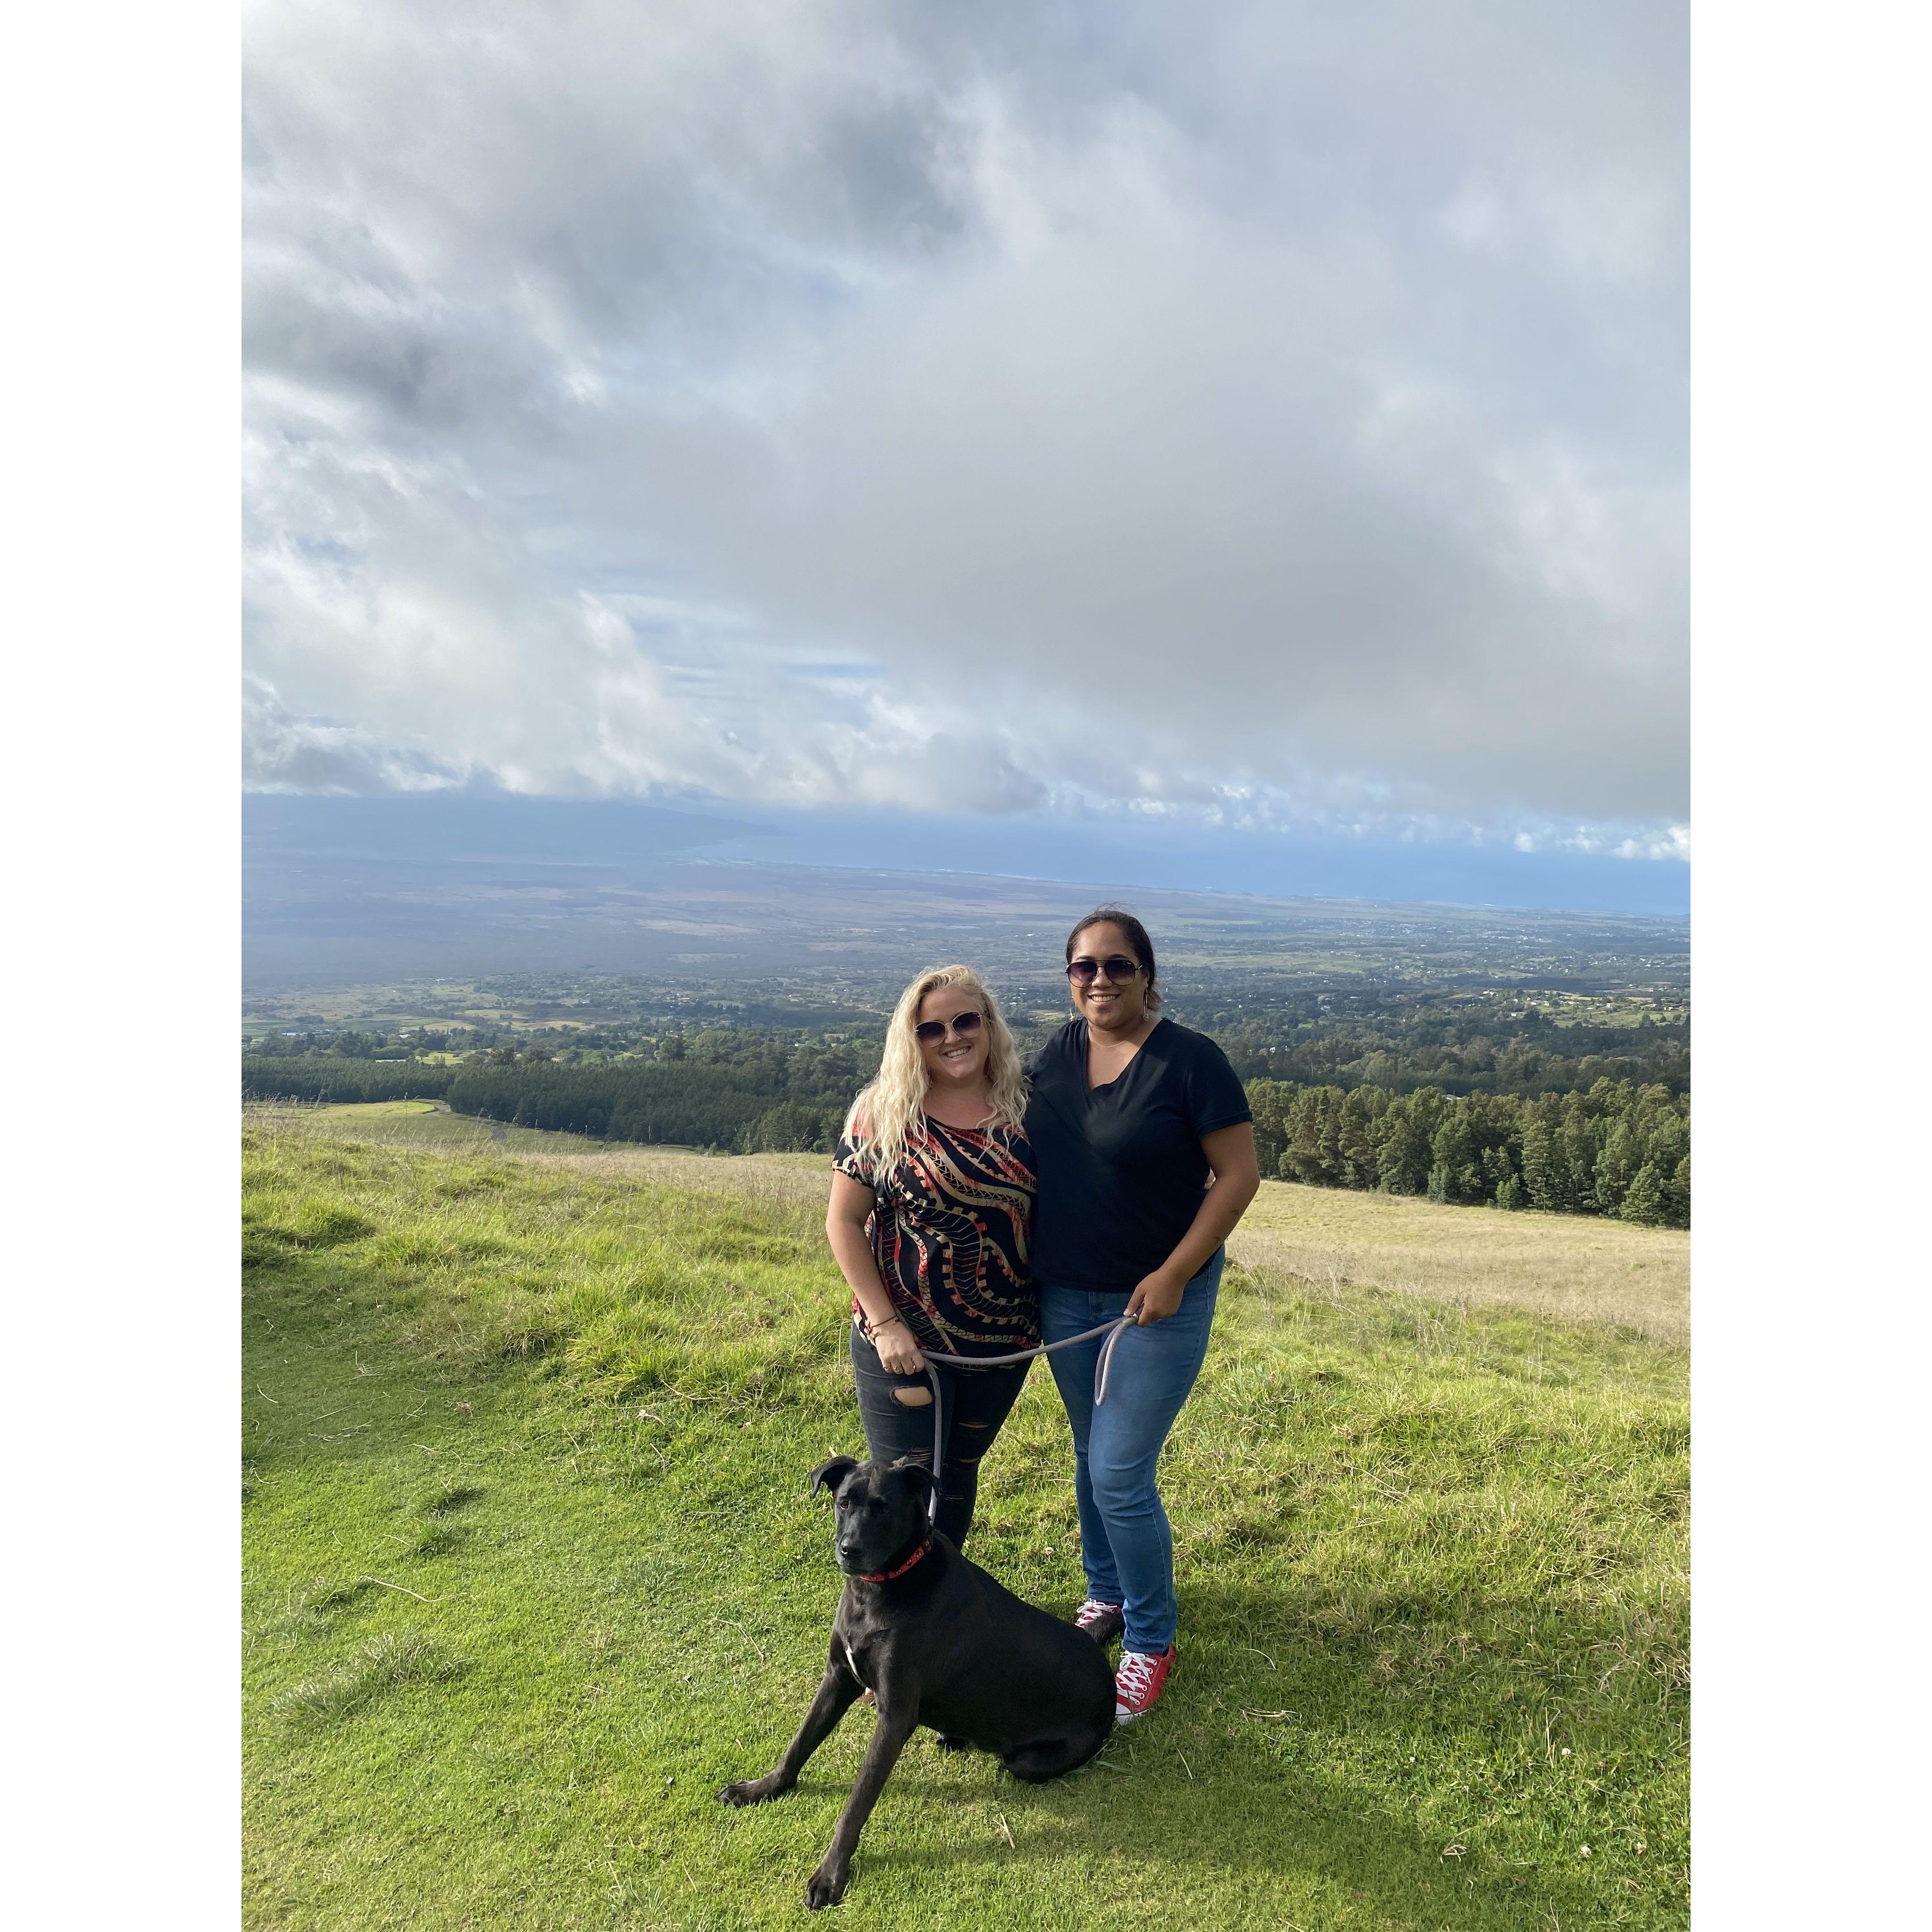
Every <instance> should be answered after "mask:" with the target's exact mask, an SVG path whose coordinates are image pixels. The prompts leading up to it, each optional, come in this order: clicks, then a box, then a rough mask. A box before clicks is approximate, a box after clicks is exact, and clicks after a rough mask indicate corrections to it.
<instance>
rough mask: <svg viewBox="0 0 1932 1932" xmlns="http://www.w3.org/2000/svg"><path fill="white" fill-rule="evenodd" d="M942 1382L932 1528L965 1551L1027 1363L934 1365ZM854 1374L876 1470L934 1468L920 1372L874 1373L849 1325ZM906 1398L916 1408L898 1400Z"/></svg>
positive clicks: (866, 1348)
mask: <svg viewBox="0 0 1932 1932" xmlns="http://www.w3.org/2000/svg"><path fill="white" fill-rule="evenodd" d="M932 1366H933V1370H934V1373H936V1374H937V1375H938V1377H939V1391H940V1417H941V1424H940V1426H941V1429H942V1430H944V1435H943V1436H942V1438H941V1440H942V1441H943V1442H944V1445H945V1451H944V1456H943V1457H942V1459H941V1464H940V1469H939V1515H938V1519H937V1521H936V1525H935V1526H936V1527H937V1528H938V1529H941V1530H942V1531H944V1532H945V1534H946V1535H947V1536H948V1537H950V1538H951V1539H952V1541H953V1545H954V1547H956V1548H963V1547H965V1541H966V1532H967V1531H968V1529H971V1527H972V1523H973V1502H974V1498H975V1497H976V1496H977V1495H978V1494H979V1493H980V1458H981V1457H983V1456H984V1455H985V1454H986V1451H988V1450H989V1449H990V1448H992V1446H993V1439H994V1437H995V1436H998V1434H999V1433H1000V1425H1001V1424H1002V1423H1004V1421H1006V1419H1007V1413H1008V1412H1009V1411H1010V1409H1012V1407H1013V1404H1014V1403H1016V1402H1017V1401H1019V1394H1020V1391H1021V1390H1022V1388H1024V1387H1025V1385H1026V1379H1027V1371H1028V1370H1029V1369H1031V1367H1033V1364H1032V1363H1031V1362H1030V1361H1029V1362H1013V1363H1010V1364H1008V1366H1007V1367H1005V1368H1003V1369H949V1368H948V1367H947V1366H946V1365H945V1364H944V1363H943V1362H935V1363H934V1364H933V1365H932ZM852 1369H853V1374H854V1375H855V1376H856V1377H857V1379H858V1384H859V1421H861V1422H862V1423H863V1424H865V1442H866V1446H867V1447H868V1448H869V1449H870V1451H871V1456H872V1460H873V1461H874V1462H875V1463H895V1462H897V1461H898V1459H899V1458H900V1457H901V1456H916V1457H918V1458H919V1461H921V1462H922V1463H931V1461H932V1383H931V1382H929V1381H928V1380H927V1379H926V1373H925V1371H924V1370H921V1371H920V1372H919V1373H918V1374H917V1375H912V1376H895V1375H893V1374H892V1373H890V1372H889V1371H888V1370H885V1369H883V1368H881V1367H880V1365H879V1355H878V1351H877V1349H874V1347H873V1346H872V1345H871V1343H869V1342H868V1341H867V1340H866V1339H865V1337H864V1336H862V1334H859V1328H858V1324H857V1323H856V1322H854V1323H853V1325H852ZM901 1390H903V1391H904V1392H905V1393H906V1394H908V1395H910V1396H911V1397H913V1400H912V1401H911V1402H910V1403H907V1402H903V1401H901V1400H900V1399H899V1394H898V1391H901Z"/></svg>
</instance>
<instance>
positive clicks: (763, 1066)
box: [242, 1028, 879, 1154]
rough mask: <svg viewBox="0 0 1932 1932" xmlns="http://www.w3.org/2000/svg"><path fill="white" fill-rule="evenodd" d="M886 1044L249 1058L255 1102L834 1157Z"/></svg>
mask: <svg viewBox="0 0 1932 1932" xmlns="http://www.w3.org/2000/svg"><path fill="white" fill-rule="evenodd" d="M878 1058H879V1049H878V1046H877V1042H876V1041H865V1040H844V1039H838V1038H835V1037H826V1036H823V1035H817V1036H814V1035H809V1034H777V1033H775V1032H758V1033H754V1032H751V1031H746V1030H742V1029H737V1028H712V1029H708V1030H706V1031H704V1032H702V1033H699V1034H692V1035H689V1036H686V1035H685V1034H671V1035H669V1036H667V1037H665V1038H664V1039H662V1040H658V1041H656V1042H655V1043H652V1048H651V1049H650V1055H649V1058H626V1059H622V1060H608V1061H594V1062H593V1061H586V1062H583V1063H579V1064H565V1063H563V1062H561V1061H558V1060H556V1058H553V1055H551V1054H550V1052H548V1051H547V1049H541V1048H540V1049H537V1050H536V1051H535V1052H523V1053H518V1052H514V1051H512V1050H511V1049H507V1048H502V1047H499V1048H497V1049H495V1050H493V1052H490V1053H488V1054H487V1055H480V1056H478V1057H477V1058H474V1059H471V1060H467V1061H463V1062H461V1063H460V1064H455V1065H448V1064H445V1065H432V1064H426V1063H422V1062H407V1061H401V1062H398V1061H375V1060H361V1059H347V1058H344V1059H336V1058H331V1057H329V1056H326V1055H320V1054H310V1055H301V1056H299V1057H296V1058H279V1057H275V1058H270V1057H266V1056H260V1055H257V1056H251V1057H248V1058H245V1059H244V1060H243V1061H242V1092H243V1094H244V1096H245V1097H246V1098H248V1099H251V1100H272V1099H285V1100H337V1101H362V1100H409V1099H414V1098H418V1097H421V1098H425V1099H441V1100H447V1101H448V1102H449V1106H450V1109H451V1111H452V1112H455V1113H458V1114H469V1115H475V1116H477V1117H478V1118H481V1119H484V1120H489V1121H503V1122H505V1124H508V1125H510V1126H513V1127H540V1128H543V1129H545V1130H548V1131H550V1132H551V1133H572V1134H587V1135H589V1136H592V1137H593V1138H595V1139H599V1140H615V1141H641V1142H655V1143H657V1144H659V1145H664V1144H666V1143H668V1144H670V1145H677V1146H682V1147H702V1148H726V1149H730V1150H733V1151H736V1152H738V1153H741V1154H758V1153H763V1152H765V1151H779V1152H787V1151H805V1152H809V1151H813V1150H818V1151H825V1152H829V1151H830V1149H831V1148H832V1143H833V1142H835V1140H836V1139H837V1138H838V1128H839V1124H840V1123H841V1121H843V1120H844V1116H845V1109H846V1108H847V1106H849V1105H850V1103H851V1099H852V1097H853V1094H856V1092H857V1091H858V1090H859V1088H860V1087H862V1085H864V1084H865V1082H866V1081H867V1080H868V1079H871V1076H872V1075H873V1073H874V1072H875V1071H876V1070H877V1066H878Z"/></svg>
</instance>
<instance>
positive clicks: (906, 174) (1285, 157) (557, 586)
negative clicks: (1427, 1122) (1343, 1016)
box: [245, 0, 1688, 859]
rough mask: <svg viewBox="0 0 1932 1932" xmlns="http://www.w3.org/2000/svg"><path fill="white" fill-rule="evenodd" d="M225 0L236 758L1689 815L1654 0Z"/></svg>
mask: <svg viewBox="0 0 1932 1932" xmlns="http://www.w3.org/2000/svg"><path fill="white" fill-rule="evenodd" d="M245 22H246V38H247V46H246V52H247V77H246V83H245V89H246V92H245V107H246V114H247V137H246V138H247V147H246V154H245V190H246V200H247V205H246V223H247V228H246V234H247V241H246V270H247V290H246V303H247V306H246V352H245V353H246V362H247V398H246V407H247V458H246V492H247V494H246V505H245V508H246V520H247V521H246V530H247V534H246V566H247V583H246V596H247V616H246V630H245V640H246V641H245V657H246V664H247V670H248V677H247V681H246V685H245V718H246V726H247V732H248V776H249V781H250V782H251V784H254V785H255V786H257V787H292V788H296V789H302V790H360V791H370V790H378V791H380V790H410V789H414V788H422V787H432V786H441V785H449V784H467V785H469V786H472V787H501V788H502V789H505V790H510V791H514V792H532V793H559V794H576V795H582V794H586V793H593V794H594V793H637V794H643V795H647V796H659V797H682V798H686V799H688V798H692V797H697V798H700V799H701V798H705V797H709V798H712V799H718V800H723V801H727V802H732V803H734V804H739V805H742V804H747V803H751V804H756V805H760V807H763V808H774V809H775V808H786V807H816V808H842V809H851V808H865V807H871V808H896V809H908V808H909V809H912V810H916V811H935V812H936V811H944V812H947V813H949V814H962V813H965V814H974V813H986V814H1007V815H1019V816H1031V817H1049V818H1051V817H1055V816H1056V815H1058V816H1061V817H1067V818H1068V819H1070V820H1071V819H1085V820H1092V819H1095V818H1103V819H1104V818H1106V817H1108V816H1109V814H1114V815H1121V816H1126V817H1130V818H1131V817H1136V816H1139V817H1140V818H1142V820H1144V819H1145V816H1146V815H1147V814H1150V813H1154V814H1159V815H1160V816H1161V817H1163V818H1164V819H1166V820H1169V821H1173V822H1178V823H1187V824H1193V825H1196V826H1209V827H1211V826H1214V825H1216V824H1225V825H1228V826H1238V827H1246V828H1250V829H1253V828H1255V827H1257V826H1261V827H1277V828H1280V829H1282V830H1283V831H1285V832H1292V833H1294V834H1295V835H1296V836H1298V837H1305V836H1307V835H1310V834H1311V833H1320V832H1324V831H1327V832H1335V833H1353V834H1355V835H1360V834H1361V832H1363V831H1364V829H1367V830H1370V831H1373V832H1377V833H1378V834H1381V835H1391V836H1410V837H1413V836H1415V835H1418V834H1420V835H1422V836H1424V837H1425V838H1434V839H1437V840H1446V841H1469V840H1472V839H1475V840H1479V841H1483V842H1484V843H1487V844H1494V845H1496V846H1498V847H1501V848H1502V849H1511V848H1518V849H1523V850H1529V849H1532V848H1536V849H1541V850H1556V849H1568V850H1588V851H1595V852H1602V853H1616V852H1621V853H1625V854H1627V855H1628V856H1631V857H1632V858H1634V859H1641V858H1643V857H1652V858H1656V857H1671V858H1676V857H1681V856H1684V855H1685V854H1686V853H1688V828H1687V823H1686V814H1687V809H1688V752H1687V731H1688V718H1687V700H1686V688H1687V662H1686V658H1687V648H1686V632H1687V625H1688V610H1687V571H1686V565H1687V549H1688V529H1687V502H1686V487H1687V466H1688V459H1687V415H1686V410H1687V398H1686V375H1687V370H1686V363H1687V315H1686V280H1687V262H1686V241H1687V236H1686V228H1687V220H1686V196H1687V187H1688V183H1687V178H1686V176H1687V155H1686V138H1687V127H1686V121H1687V92H1686V88H1687V74H1686V67H1687V43H1686V34H1687V26H1686V20H1685V11H1684V9H1683V7H1682V5H1649V4H1643V0H1634V3H1633V4H1626V5H1619V6H1616V7H1603V6H1601V5H1598V6H1586V5H1565V4H1559V0H1528V3H1527V4H1517V0H1460V4H1451V5H1445V4H1442V0H1417V4H1415V5H1373V4H1360V5H1351V6H1349V7H1337V6H1334V5H1330V4H1322V5H1298V4H1293V0H1268V4H1263V5H1254V6H1244V5H1232V4H1230V5H1219V4H1191V5H1180V4H1178V0H1167V4H1164V5H1136V4H1133V0H1107V4H1105V5H1102V4H1100V0H1091V3H1090V4H1087V5H1050V4H1043V0H1025V4H1015V5H1001V4H998V0H980V4H976V5H973V6H971V7H958V6H943V5H909V4H904V0H901V4H898V5H868V4H863V0H851V3H850V4H839V3H838V0H817V4H812V5H787V4H784V0H769V4H764V5H755V6H753V5H737V4H734V0H703V4H691V5H683V4H667V0H613V4H609V5H594V4H571V0H559V3H558V4H555V5H546V6H544V7H509V8H502V9H490V8H481V9H479V8H478V7H476V6H475V5H473V4H468V0H466V4H463V5H455V4H449V5H443V4H431V0H420V4H410V3H408V0H372V3H371V4H359V0H327V4H321V5H317V4H308V0H269V3H268V4H260V5H255V6H254V7H251V9H250V10H248V13H247V14H246V15H245Z"/></svg>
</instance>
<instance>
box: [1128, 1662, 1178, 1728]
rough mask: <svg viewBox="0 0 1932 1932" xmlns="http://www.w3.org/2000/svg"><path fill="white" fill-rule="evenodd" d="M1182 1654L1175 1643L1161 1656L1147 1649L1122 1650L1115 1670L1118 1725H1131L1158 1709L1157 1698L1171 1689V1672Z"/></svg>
mask: <svg viewBox="0 0 1932 1932" xmlns="http://www.w3.org/2000/svg"><path fill="white" fill-rule="evenodd" d="M1179 1655H1181V1653H1180V1652H1179V1651H1178V1650H1177V1649H1175V1647H1174V1646H1173V1645H1172V1644H1169V1646H1168V1647H1167V1648H1166V1649H1165V1650H1164V1651H1163V1652H1161V1653H1160V1655H1159V1656H1158V1657H1150V1656H1149V1655H1148V1653H1147V1652H1145V1651H1144V1650H1124V1651H1122V1652H1121V1667H1120V1669H1119V1670H1117V1671H1115V1673H1114V1721H1115V1724H1132V1723H1133V1721H1134V1720H1135V1719H1136V1718H1145V1716H1146V1715H1147V1714H1148V1712H1150V1711H1151V1710H1152V1709H1154V1700H1156V1699H1157V1697H1160V1694H1161V1693H1162V1692H1163V1691H1165V1690H1166V1688H1167V1679H1168V1673H1169V1672H1170V1671H1172V1670H1173V1668H1174V1664H1175V1658H1178V1656H1179Z"/></svg>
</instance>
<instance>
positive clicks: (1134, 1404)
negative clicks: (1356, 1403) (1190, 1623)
mask: <svg viewBox="0 0 1932 1932" xmlns="http://www.w3.org/2000/svg"><path fill="white" fill-rule="evenodd" d="M1224 1259H1226V1256H1225V1251H1224V1250H1217V1252H1216V1253H1215V1256H1214V1259H1213V1260H1211V1262H1209V1263H1208V1265H1207V1266H1206V1267H1205V1268H1203V1269H1202V1271H1201V1272H1200V1273H1199V1274H1197V1275H1196V1277H1194V1279H1193V1280H1192V1281H1190V1283H1188V1284H1187V1288H1186V1289H1185V1290H1184V1292H1183V1293H1182V1295H1181V1306H1180V1307H1179V1308H1178V1309H1177V1310H1175V1312H1174V1313H1173V1314H1172V1315H1170V1316H1169V1317H1168V1318H1167V1319H1166V1321H1165V1322H1153V1323H1151V1324H1150V1325H1148V1327H1146V1328H1130V1329H1128V1330H1127V1332H1126V1333H1125V1334H1123V1335H1122V1336H1121V1340H1120V1346H1118V1348H1117V1349H1115V1351H1114V1362H1113V1367H1112V1371H1111V1372H1110V1373H1109V1376H1108V1379H1107V1400H1106V1403H1105V1404H1104V1405H1103V1406H1102V1407H1100V1408H1099V1409H1096V1408H1095V1407H1094V1368H1095V1367H1096V1365H1097V1364H1098V1362H1099V1361H1100V1344H1101V1343H1102V1342H1103V1341H1105V1340H1106V1337H1105V1336H1100V1337H1096V1338H1095V1339H1094V1340H1093V1341H1091V1342H1085V1343H1082V1344H1081V1345H1080V1346H1079V1347H1078V1348H1075V1349H1061V1350H1060V1351H1059V1352H1058V1354H1056V1355H1049V1356H1048V1357H1047V1358H1046V1359H1047V1360H1048V1361H1049V1362H1050V1363H1051V1364H1052V1365H1053V1379H1054V1381H1055V1382H1056V1383H1057V1384H1058V1385H1059V1388H1060V1399H1061V1401H1062V1402H1064V1403H1065V1404H1066V1405H1067V1421H1069V1422H1070V1423H1071V1424H1073V1493H1074V1496H1075V1497H1076V1500H1077V1501H1078V1502H1079V1508H1080V1560H1081V1563H1082V1566H1083V1567H1084V1568H1085V1570H1086V1572H1087V1594H1088V1596H1090V1597H1092V1598H1096V1599H1097V1601H1100V1602H1101V1603H1103V1604H1122V1605H1124V1607H1125V1613H1126V1617H1127V1634H1126V1636H1125V1637H1124V1638H1123V1639H1122V1640H1121V1641H1122V1643H1123V1645H1124V1647H1125V1648H1126V1649H1129V1650H1139V1651H1145V1652H1150V1653H1154V1654H1158V1653H1159V1652H1162V1651H1164V1650H1165V1649H1166V1648H1167V1647H1168V1646H1169V1644H1171V1643H1172V1642H1173V1641H1174V1633H1175V1625H1176V1624H1177V1623H1178V1621H1179V1610H1178V1607H1177V1606H1176V1604H1175V1599H1174V1535H1173V1532H1172V1531H1171V1530H1170V1529H1169V1528H1168V1524H1167V1512H1166V1511H1165V1510H1164V1509H1163V1508H1161V1506H1160V1491H1159V1490H1157V1489H1156V1488H1155V1487H1154V1465H1155V1464H1156V1463H1157V1462H1158V1461H1159V1460H1160V1451H1161V1445H1162V1444H1163V1443H1164V1442H1166V1440H1167V1433H1168V1431H1169V1430H1170V1429H1172V1427H1174V1419H1175V1417H1176V1416H1178V1415H1179V1414H1180V1413H1181V1404H1182V1403H1184V1402H1185V1401H1186V1400H1187V1397H1188V1393H1189V1391H1190V1390H1191V1389H1192V1388H1193V1386H1194V1379H1195V1378H1196V1376H1198V1375H1199V1374H1200V1373H1201V1364H1202V1361H1204V1360H1205V1358H1206V1357H1207V1354H1208V1330H1209V1329H1210V1328H1211V1327H1212V1326H1213V1325H1214V1304H1215V1301H1216V1300H1217V1298H1218V1296H1219V1295H1220V1290H1221V1266H1222V1263H1223V1260H1224ZM1130 1292H1132V1291H1131V1290H1130V1289H1121V1291H1120V1292H1118V1293H1117V1294H1109V1295H1103V1294H1097V1293H1094V1292H1091V1291H1090V1290H1088V1289H1084V1288H1056V1287H1055V1286H1054V1285H1053V1284H1052V1283H1051V1282H1043V1283H1041V1285H1040V1334H1041V1339H1042V1340H1044V1341H1048V1342H1058V1341H1060V1340H1063V1339H1064V1337H1067V1336H1069V1335H1077V1334H1079V1333H1080V1332H1081V1331H1082V1329H1085V1328H1095V1327H1097V1326H1098V1325H1099V1324H1100V1323H1101V1322H1106V1321H1110V1320H1112V1319H1113V1318H1114V1317H1115V1316H1118V1315H1119V1314H1121V1313H1122V1312H1123V1311H1124V1310H1125V1309H1126V1307H1127V1297H1128V1295H1129V1294H1130Z"/></svg>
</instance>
